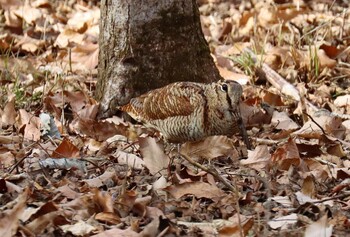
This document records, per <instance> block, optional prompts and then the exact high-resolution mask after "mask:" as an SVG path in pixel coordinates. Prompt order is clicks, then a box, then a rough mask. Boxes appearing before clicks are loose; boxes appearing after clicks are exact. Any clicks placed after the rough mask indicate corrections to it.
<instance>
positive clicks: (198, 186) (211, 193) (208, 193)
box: [167, 182, 224, 199]
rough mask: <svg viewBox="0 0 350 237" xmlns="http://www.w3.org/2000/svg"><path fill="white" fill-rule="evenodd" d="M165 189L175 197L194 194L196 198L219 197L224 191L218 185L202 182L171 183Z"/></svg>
mask: <svg viewBox="0 0 350 237" xmlns="http://www.w3.org/2000/svg"><path fill="white" fill-rule="evenodd" d="M167 191H168V192H169V193H170V194H171V195H172V196H173V197H174V198H176V199H179V198H181V197H182V196H184V195H187V194H188V195H194V196H195V197H197V198H203V197H205V198H210V199H212V198H219V197H222V196H223V195H224V192H223V191H222V190H221V189H219V188H218V187H216V186H214V185H211V184H208V183H204V182H193V183H183V184H179V185H173V186H170V187H168V188H167Z"/></svg>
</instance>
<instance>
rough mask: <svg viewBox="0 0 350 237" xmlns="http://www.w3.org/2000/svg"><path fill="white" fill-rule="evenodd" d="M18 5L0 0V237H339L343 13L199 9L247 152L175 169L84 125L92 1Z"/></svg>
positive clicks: (349, 126) (88, 116)
mask: <svg viewBox="0 0 350 237" xmlns="http://www.w3.org/2000/svg"><path fill="white" fill-rule="evenodd" d="M25 2H26V3H23V2H22V1H18V0H11V1H7V0H0V4H1V8H2V9H1V10H0V11H1V14H0V28H1V34H0V50H1V57H0V86H1V87H0V95H1V97H0V100H1V103H0V105H1V106H0V115H1V119H0V124H1V130H0V177H1V178H0V213H1V214H0V236H3V237H7V236H100V237H102V236H307V237H310V236H324V237H328V236H348V233H349V232H350V219H349V218H350V212H349V209H350V170H349V168H350V159H349V158H350V89H349V87H350V53H349V52H350V9H349V3H348V1H345V0H344V1H341V0H339V1H332V0H316V1H288V0H284V1H281V0H279V1H277V0H276V1H272V0H270V1H255V0H253V1H242V3H235V1H219V0H202V1H199V2H200V3H199V9H200V13H201V23H202V28H203V32H204V35H205V37H206V39H207V41H208V43H209V46H210V49H211V51H212V55H213V58H214V60H215V62H216V64H217V67H218V69H219V71H220V73H221V75H222V76H223V77H224V78H226V79H234V80H237V81H239V82H240V83H241V84H242V86H243V88H244V92H243V97H242V103H241V111H242V117H243V120H244V122H245V124H246V127H247V132H248V135H249V138H250V140H251V143H252V145H253V148H252V149H250V150H248V149H247V148H246V147H245V145H244V143H243V142H242V139H241V138H240V137H239V136H238V137H232V138H228V137H225V136H214V137H210V138H208V139H205V140H204V141H201V142H197V143H185V144H182V146H181V147H180V149H181V151H180V152H181V153H182V154H183V157H180V155H179V153H178V150H177V149H170V148H171V147H170V146H169V144H165V145H164V144H162V139H161V138H160V137H159V136H157V134H154V133H151V132H150V131H149V130H147V129H146V128H145V127H143V126H141V125H134V124H131V123H128V122H125V121H123V120H122V119H121V118H119V117H117V116H113V117H111V118H108V119H105V120H100V121H99V120H96V119H95V117H96V112H97V108H98V103H97V102H96V101H95V100H94V97H93V96H94V90H95V86H96V80H97V69H96V68H97V64H98V37H99V25H98V22H99V15H100V11H99V1H88V2H87V1H74V0H72V1H48V0H37V1H32V0H29V1H25ZM164 147H165V148H164ZM184 158H187V159H184Z"/></svg>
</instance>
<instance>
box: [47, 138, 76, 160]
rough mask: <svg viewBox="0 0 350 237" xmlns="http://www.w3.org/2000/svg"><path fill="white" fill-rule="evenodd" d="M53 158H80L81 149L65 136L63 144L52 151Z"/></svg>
mask: <svg viewBox="0 0 350 237" xmlns="http://www.w3.org/2000/svg"><path fill="white" fill-rule="evenodd" d="M52 157H53V158H78V157H80V153H79V149H78V148H77V147H76V146H75V145H74V144H73V143H71V142H70V141H69V139H67V138H65V139H63V141H62V142H61V144H60V145H59V146H58V147H57V148H56V150H54V151H53V153H52Z"/></svg>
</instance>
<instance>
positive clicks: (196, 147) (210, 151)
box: [181, 136, 235, 160]
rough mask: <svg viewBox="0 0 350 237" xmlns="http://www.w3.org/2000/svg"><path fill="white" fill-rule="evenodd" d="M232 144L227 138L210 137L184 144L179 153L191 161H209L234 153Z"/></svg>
mask: <svg viewBox="0 0 350 237" xmlns="http://www.w3.org/2000/svg"><path fill="white" fill-rule="evenodd" d="M234 151H235V148H234V142H233V140H232V139H230V138H228V137H227V136H210V137H207V138H205V139H204V140H201V141H196V142H186V143H184V144H182V145H181V153H183V154H187V155H188V156H190V157H192V158H193V159H207V160H211V159H214V158H217V157H220V156H229V155H230V154H232V153H234Z"/></svg>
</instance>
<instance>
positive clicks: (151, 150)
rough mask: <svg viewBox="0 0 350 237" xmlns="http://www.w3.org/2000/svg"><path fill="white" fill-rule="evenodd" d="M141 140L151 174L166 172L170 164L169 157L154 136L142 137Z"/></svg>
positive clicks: (142, 152) (144, 156)
mask: <svg viewBox="0 0 350 237" xmlns="http://www.w3.org/2000/svg"><path fill="white" fill-rule="evenodd" d="M139 142H140V151H141V154H142V157H143V160H144V161H145V166H146V167H147V168H148V169H149V171H150V172H151V174H153V175H155V174H157V173H161V174H166V173H167V167H168V165H169V157H168V156H167V155H166V154H165V153H164V150H163V148H162V147H161V145H160V144H159V143H157V142H156V140H155V139H154V138H152V137H145V138H141V137H140V138H139Z"/></svg>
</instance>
